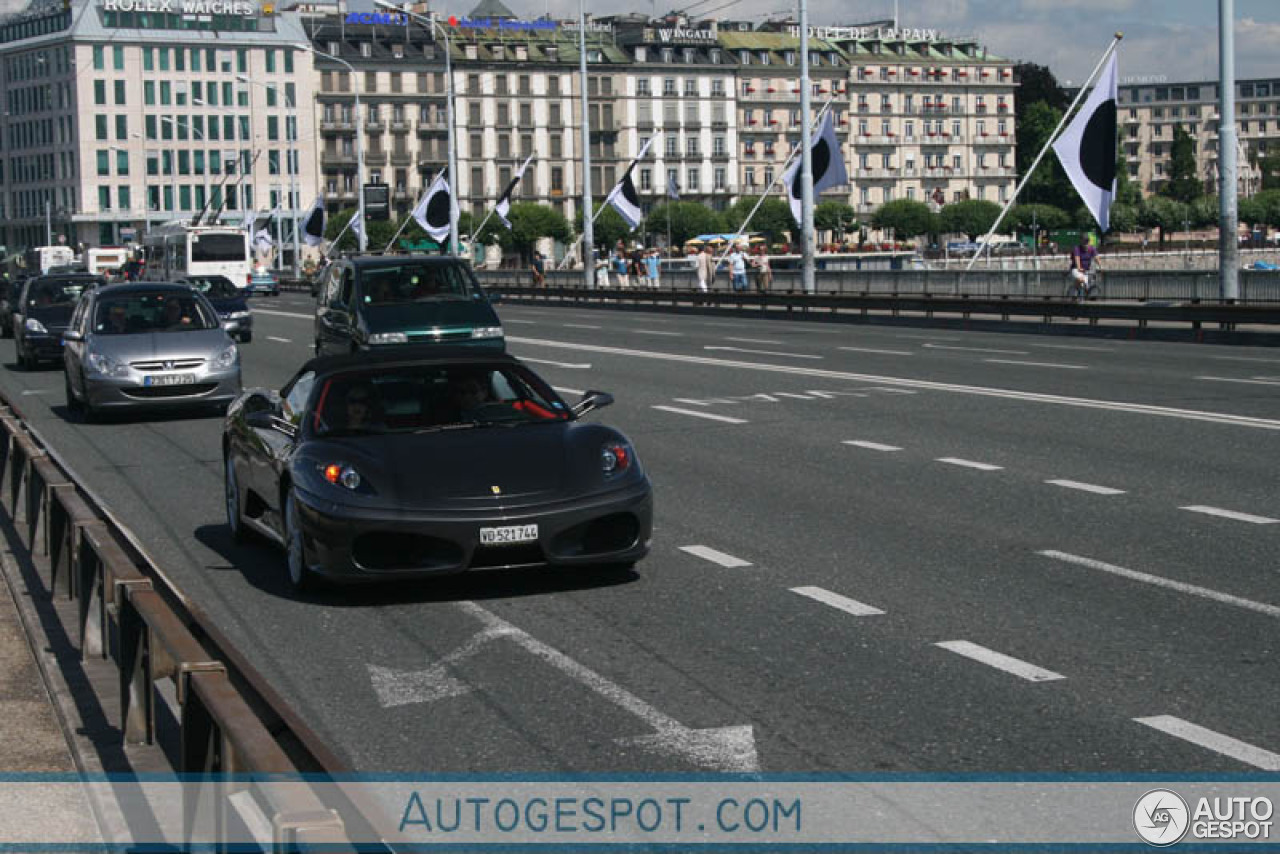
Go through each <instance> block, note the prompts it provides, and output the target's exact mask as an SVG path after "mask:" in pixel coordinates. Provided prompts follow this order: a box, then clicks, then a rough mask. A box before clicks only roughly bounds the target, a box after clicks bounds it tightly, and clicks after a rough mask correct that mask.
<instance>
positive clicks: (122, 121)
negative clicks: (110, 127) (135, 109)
mask: <svg viewBox="0 0 1280 854" xmlns="http://www.w3.org/2000/svg"><path fill="white" fill-rule="evenodd" d="M128 138H129V117H128V116H126V115H117V116H116V139H117V140H120V141H124V140H127V139H128Z"/></svg>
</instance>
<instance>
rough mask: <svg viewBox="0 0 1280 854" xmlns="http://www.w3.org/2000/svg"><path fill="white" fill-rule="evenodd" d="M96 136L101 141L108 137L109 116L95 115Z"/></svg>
mask: <svg viewBox="0 0 1280 854" xmlns="http://www.w3.org/2000/svg"><path fill="white" fill-rule="evenodd" d="M93 124H94V128H93V129H94V138H95V139H97V140H100V141H104V142H105V141H106V139H107V117H106V116H104V115H96V116H94V117H93Z"/></svg>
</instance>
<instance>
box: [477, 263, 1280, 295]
mask: <svg viewBox="0 0 1280 854" xmlns="http://www.w3.org/2000/svg"><path fill="white" fill-rule="evenodd" d="M476 275H477V276H478V277H479V279H480V281H481V283H482V284H483V285H485V287H487V288H496V289H499V290H504V289H506V288H509V287H520V286H528V285H531V284H532V278H531V275H530V273H529V272H528V271H527V270H482V269H478V270H476ZM748 279H749V285H750V288H751V290H752V291H754V289H755V280H754V277H752V276H750V275H749V276H748ZM546 280H547V285H548V286H550V287H553V288H555V287H560V288H565V289H583V290H592V289H588V288H584V287H583V283H582V272H581V271H580V270H578V271H574V270H553V271H548V272H547V274H546ZM609 282H610V287H611V289H612V290H615V291H616V290H619V289H618V287H617V279H616V277H614V276H612V275H611V276H610V277H609ZM815 282H816V289H815V290H816V292H817V293H819V294H823V295H836V296H895V297H896V296H930V297H943V296H957V297H999V298H1022V299H1061V298H1063V296H1064V294H1065V293H1066V290H1067V276H1066V274H1065V272H1063V271H1062V270H1060V269H1057V268H1055V269H1053V270H1048V269H1045V270H1041V271H1035V270H975V271H974V272H972V273H962V272H958V271H948V270H856V271H855V270H817V271H816V272H815ZM1101 285H1102V291H1103V297H1104V298H1105V299H1109V300H1111V299H1128V300H1145V301H1152V300H1201V301H1208V300H1217V299H1219V293H1218V274H1217V273H1216V272H1205V271H1195V270H1188V271H1160V270H1150V271H1147V270H1118V271H1114V272H1107V273H1106V274H1105V275H1104V276H1103V278H1102V282H1101ZM696 288H697V279H696V278H695V276H694V274H693V272H692V271H691V270H666V269H664V270H663V272H662V277H661V287H660V289H659V290H662V291H688V292H691V291H694V290H696ZM595 290H605V288H596V289H595ZM637 290H640V291H643V290H644V289H643V288H639V289H637V288H636V287H635V285H634V283H632V287H631V291H633V292H634V291H637ZM710 290H711V291H712V292H732V289H731V288H730V285H729V281H728V276H727V275H726V274H724V273H723V272H722V273H721V274H720V275H718V276H717V277H716V279H715V281H713V282H712V283H711V285H710ZM800 290H801V282H800V272H799V271H798V270H774V272H773V284H772V286H771V288H770V291H769V292H770V293H771V294H772V293H797V292H799V291H800ZM624 292H625V291H624ZM1239 302H1241V303H1280V272H1276V271H1265V270H1241V271H1240V299H1239Z"/></svg>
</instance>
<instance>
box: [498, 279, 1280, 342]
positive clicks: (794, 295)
mask: <svg viewBox="0 0 1280 854" xmlns="http://www.w3.org/2000/svg"><path fill="white" fill-rule="evenodd" d="M519 278H520V277H519V276H514V275H513V276H505V277H497V276H494V275H492V274H486V275H482V276H481V282H482V284H484V286H485V287H486V289H488V290H489V291H490V292H491V293H493V294H499V295H502V296H503V297H507V298H511V299H514V300H521V301H533V302H549V303H558V304H566V305H628V306H632V307H644V308H652V309H662V308H667V309H685V310H688V309H722V310H725V309H738V310H742V311H746V310H752V309H754V310H756V312H757V313H758V314H763V315H764V316H781V317H795V316H797V315H801V316H802V315H810V316H812V315H815V314H818V313H824V314H827V315H838V314H845V315H856V316H862V317H866V316H870V315H871V314H872V313H873V312H874V313H877V314H888V315H890V316H892V317H911V316H922V317H925V318H933V317H945V316H948V315H950V316H956V317H959V318H962V319H964V320H969V319H971V318H975V317H978V318H981V317H990V318H998V319H999V320H1000V321H1002V322H1008V321H1010V319H1011V318H1015V317H1017V318H1029V319H1035V320H1040V321H1041V322H1043V323H1045V324H1051V323H1053V322H1054V321H1077V322H1079V321H1083V322H1087V323H1088V324H1089V325H1091V326H1097V325H1099V323H1100V322H1101V321H1104V320H1111V321H1128V322H1131V323H1133V324H1134V325H1135V326H1137V327H1138V328H1140V329H1144V328H1147V327H1148V326H1149V325H1150V324H1152V323H1174V324H1186V325H1188V326H1189V327H1190V329H1191V330H1192V331H1193V332H1197V333H1198V332H1200V331H1202V330H1203V329H1204V328H1206V327H1210V326H1214V325H1216V326H1217V327H1218V328H1219V329H1222V330H1224V331H1231V330H1234V329H1236V327H1237V326H1241V325H1250V326H1280V303H1271V304H1250V305H1243V304H1239V303H1226V302H1211V303H1205V302H1196V301H1190V302H1187V303H1177V302H1168V303H1165V302H1143V301H1132V302H1110V301H1106V300H1102V301H1094V302H1083V303H1082V302H1077V301H1075V300H1070V299H1064V298H1062V297H1058V296H1052V297H1051V296H1042V297H1039V298H1035V297H1016V296H991V297H987V296H966V295H960V296H956V295H950V294H921V295H908V294H898V295H892V294H883V295H877V294H872V293H856V294H855V293H849V292H845V293H840V292H827V293H823V292H819V293H813V294H806V293H803V292H801V291H799V290H783V289H781V288H779V287H777V286H776V283H775V287H774V288H773V289H771V290H769V291H765V292H758V291H732V290H725V289H723V288H718V289H715V290H710V291H707V292H700V291H696V290H688V289H684V290H681V289H678V288H671V287H665V286H664V287H662V288H656V289H650V288H625V289H624V288H617V287H612V288H583V287H576V288H566V287H558V286H548V287H541V288H534V287H530V286H528V285H527V284H517V283H516V282H518V280H519ZM495 279H497V281H495Z"/></svg>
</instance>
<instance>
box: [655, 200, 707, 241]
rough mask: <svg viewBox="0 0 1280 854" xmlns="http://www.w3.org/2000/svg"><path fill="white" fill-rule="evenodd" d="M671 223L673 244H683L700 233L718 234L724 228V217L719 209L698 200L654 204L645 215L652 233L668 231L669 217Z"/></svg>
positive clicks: (663, 233)
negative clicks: (699, 202) (716, 209)
mask: <svg viewBox="0 0 1280 854" xmlns="http://www.w3.org/2000/svg"><path fill="white" fill-rule="evenodd" d="M668 216H670V217H671V219H670V223H671V245H672V246H683V245H684V242H685V241H686V240H689V239H691V238H694V237H697V236H698V235H699V234H718V233H720V232H721V231H723V230H724V219H723V217H721V216H720V214H719V213H718V212H717V211H714V210H712V209H711V208H709V207H707V206H706V205H702V204H698V203H697V202H664V203H662V204H658V205H654V206H653V210H651V211H649V215H648V216H647V217H645V220H644V227H645V229H646V230H648V232H649V233H650V234H662V235H665V234H666V233H667V222H668V220H667V217H668Z"/></svg>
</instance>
